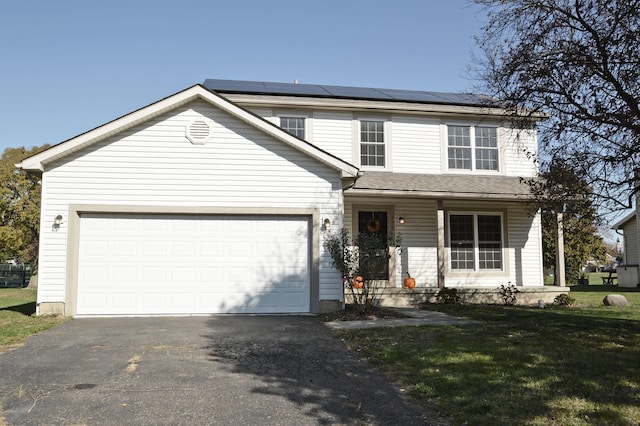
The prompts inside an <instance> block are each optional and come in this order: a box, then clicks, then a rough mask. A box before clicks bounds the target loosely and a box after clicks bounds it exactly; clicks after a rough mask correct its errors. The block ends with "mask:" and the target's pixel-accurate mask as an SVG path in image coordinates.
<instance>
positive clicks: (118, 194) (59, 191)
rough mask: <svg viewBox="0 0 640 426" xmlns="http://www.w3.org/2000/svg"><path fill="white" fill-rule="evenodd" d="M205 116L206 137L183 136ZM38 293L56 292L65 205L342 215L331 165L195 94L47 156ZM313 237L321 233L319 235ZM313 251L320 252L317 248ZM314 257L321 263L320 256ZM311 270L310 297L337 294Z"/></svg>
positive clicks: (42, 296) (61, 272) (59, 295)
mask: <svg viewBox="0 0 640 426" xmlns="http://www.w3.org/2000/svg"><path fill="white" fill-rule="evenodd" d="M194 119H202V120H205V121H206V122H207V123H208V125H209V127H210V129H211V136H210V140H209V142H207V143H206V144H202V145H193V144H191V143H190V142H189V141H188V140H187V138H186V137H185V126H186V125H188V123H190V122H191V121H192V120H194ZM43 188H44V191H43V194H42V230H43V231H42V240H41V246H40V266H41V268H40V271H39V272H40V277H39V279H40V283H41V284H43V285H42V286H41V287H42V288H41V289H40V291H39V294H38V298H39V302H49V301H51V302H58V301H62V300H64V292H65V281H66V276H65V274H66V264H65V260H66V251H67V225H66V224H63V225H62V227H61V229H60V230H59V231H58V232H51V223H49V217H51V218H54V217H55V216H56V215H58V214H62V215H63V217H64V218H65V220H66V219H67V215H68V209H69V204H91V205H123V206H131V205H138V206H184V207H185V208H186V207H193V206H201V207H233V208H235V209H241V208H242V207H260V208H270V209H287V208H313V209H318V210H319V214H320V217H339V216H341V214H342V201H341V200H342V195H341V188H342V185H341V180H340V176H339V173H338V172H336V171H335V170H332V169H330V168H329V167H327V166H324V165H322V164H320V163H319V162H317V161H315V160H314V159H312V158H310V157H308V156H307V155H305V154H303V153H301V152H299V151H297V150H296V149H294V148H292V147H289V146H287V145H285V144H284V143H282V142H280V141H278V140H276V139H274V138H272V137H270V136H269V135H266V134H265V133H263V132H261V131H259V130H257V129H255V128H254V127H252V126H250V125H248V124H245V123H243V122H240V121H239V120H238V119H236V118H234V117H232V116H230V115H228V114H226V113H223V112H222V111H220V110H219V109H217V108H215V107H213V106H211V105H209V104H208V103H206V102H204V101H197V102H194V103H191V104H188V105H186V106H183V107H181V108H179V109H177V110H174V111H171V112H169V113H165V114H163V115H160V116H158V117H155V118H154V119H152V120H151V121H149V122H145V123H144V124H141V125H138V126H135V127H133V128H131V129H129V130H127V131H125V132H123V133H119V134H117V135H116V136H112V137H109V138H106V139H104V140H102V141H100V142H97V143H95V144H94V145H92V146H91V147H89V148H86V149H82V150H80V151H77V152H76V153H74V154H72V155H70V156H68V157H66V158H65V159H64V161H60V162H58V163H54V164H51V165H49V166H48V167H47V171H46V173H45V174H44V176H43ZM320 245H321V242H320ZM319 253H320V256H321V257H322V256H326V254H325V253H324V250H322V248H321V247H319ZM323 264H324V263H323ZM327 276H329V277H332V276H333V273H332V272H330V273H329V275H327V274H325V273H324V271H322V270H321V271H320V277H321V278H320V280H321V281H320V284H319V291H320V299H321V300H322V299H333V300H342V285H341V283H340V282H338V283H337V284H336V282H335V281H333V280H331V279H327V278H323V277H327Z"/></svg>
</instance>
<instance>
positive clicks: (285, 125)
mask: <svg viewBox="0 0 640 426" xmlns="http://www.w3.org/2000/svg"><path fill="white" fill-rule="evenodd" d="M280 127H281V128H282V130H284V131H286V132H288V133H291V134H292V135H293V136H297V137H299V138H300V139H304V137H305V134H304V117H286V116H280Z"/></svg>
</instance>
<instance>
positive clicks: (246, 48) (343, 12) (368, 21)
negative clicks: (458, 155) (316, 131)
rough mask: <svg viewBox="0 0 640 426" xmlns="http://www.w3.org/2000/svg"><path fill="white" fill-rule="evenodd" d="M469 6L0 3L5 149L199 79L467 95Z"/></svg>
mask: <svg viewBox="0 0 640 426" xmlns="http://www.w3.org/2000/svg"><path fill="white" fill-rule="evenodd" d="M484 19H485V17H484V15H483V14H482V13H480V11H479V9H478V8H477V7H476V6H473V5H470V4H469V3H468V1H467V0H429V1H425V0H395V1H393V2H391V1H385V2H382V1H379V0H378V1H376V0H323V1H322V2H304V1H289V0H275V1H270V2H264V1H257V0H255V1H249V0H234V1H225V2H222V1H200V0H181V1H180V2H176V1H164V0H159V1H141V0H127V1H122V0H110V1H101V2H93V1H85V0H82V1H80V0H57V1H49V0H20V1H5V2H2V5H0V40H2V41H1V46H2V48H1V50H0V52H1V56H0V76H1V77H2V78H1V79H0V129H1V131H0V151H2V150H4V149H5V148H7V147H18V146H26V147H31V146H39V145H43V144H45V143H50V144H56V143H59V142H62V141H64V140H66V139H69V138H72V137H74V136H76V135H78V134H80V133H83V132H85V131H87V130H90V129H92V128H94V127H96V126H99V125H101V124H104V123H106V122H108V121H110V120H112V119H114V118H117V117H119V116H121V115H124V114H127V113H129V112H131V111H133V110H135V109H138V108H140V107H143V106H145V105H148V104H150V103H152V102H155V101H156V100H159V99H161V98H164V97H166V96H169V95H171V94H173V93H175V92H178V91H180V90H182V89H185V88H187V87H189V86H192V85H194V84H197V83H201V82H203V81H204V80H205V79H207V78H223V79H237V80H257V81H277V82H293V81H294V80H296V79H297V80H298V81H299V82H300V83H317V84H332V85H346V86H364V87H382V88H397V89H416V90H431V91H446V92H468V91H472V90H473V85H472V82H471V81H470V80H468V78H467V72H466V70H467V68H468V66H469V65H470V62H471V52H472V50H473V49H474V42H473V39H472V37H473V35H476V34H478V33H479V31H480V27H481V26H482V23H483V21H484Z"/></svg>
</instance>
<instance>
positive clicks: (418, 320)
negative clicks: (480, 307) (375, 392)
mask: <svg viewBox="0 0 640 426" xmlns="http://www.w3.org/2000/svg"><path fill="white" fill-rule="evenodd" d="M385 309H389V310H393V311H396V312H399V313H402V314H404V315H406V316H407V317H408V318H392V319H379V320H370V321H330V322H325V323H324V324H325V325H326V326H327V327H329V328H332V329H334V330H355V329H361V328H375V327H399V326H407V325H414V326H416V325H461V326H464V325H467V326H468V325H479V324H480V322H479V321H475V320H470V319H466V318H459V317H454V316H452V315H447V314H443V313H442V312H434V311H426V310H423V309H416V308H385Z"/></svg>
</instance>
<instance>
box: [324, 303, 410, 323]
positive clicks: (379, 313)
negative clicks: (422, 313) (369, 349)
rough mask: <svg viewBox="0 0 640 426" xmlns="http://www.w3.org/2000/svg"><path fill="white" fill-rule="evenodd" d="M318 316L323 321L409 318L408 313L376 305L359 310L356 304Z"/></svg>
mask: <svg viewBox="0 0 640 426" xmlns="http://www.w3.org/2000/svg"><path fill="white" fill-rule="evenodd" d="M317 318H318V319H319V320H320V321H322V322H329V321H375V320H381V319H392V318H407V316H406V315H404V314H401V313H400V312H396V311H392V310H390V309H385V308H380V307H375V308H373V310H370V311H369V312H366V313H363V312H359V311H358V310H357V309H356V307H355V306H354V305H345V307H344V310H343V311H339V312H331V313H328V314H320V315H318V316H317Z"/></svg>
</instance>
